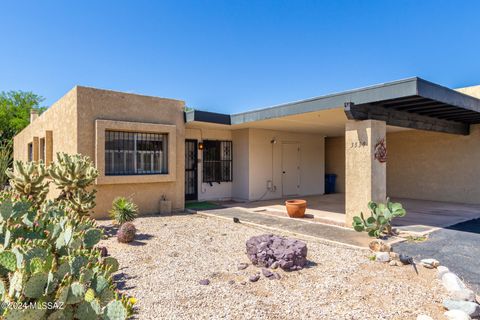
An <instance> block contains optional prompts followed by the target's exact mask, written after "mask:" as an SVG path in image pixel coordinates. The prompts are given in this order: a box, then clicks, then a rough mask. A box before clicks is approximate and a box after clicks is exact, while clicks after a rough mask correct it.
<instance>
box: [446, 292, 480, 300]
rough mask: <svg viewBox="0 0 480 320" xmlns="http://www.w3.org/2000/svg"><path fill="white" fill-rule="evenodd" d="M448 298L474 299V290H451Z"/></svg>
mask: <svg viewBox="0 0 480 320" xmlns="http://www.w3.org/2000/svg"><path fill="white" fill-rule="evenodd" d="M450 298H452V300H463V301H475V292H473V291H472V290H470V289H463V290H457V291H452V292H451V293H450Z"/></svg>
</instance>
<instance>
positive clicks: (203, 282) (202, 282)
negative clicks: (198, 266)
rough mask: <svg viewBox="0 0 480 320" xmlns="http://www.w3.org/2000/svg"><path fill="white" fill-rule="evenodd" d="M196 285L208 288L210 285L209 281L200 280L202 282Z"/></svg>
mask: <svg viewBox="0 0 480 320" xmlns="http://www.w3.org/2000/svg"><path fill="white" fill-rule="evenodd" d="M198 283H199V284H201V285H202V286H208V285H209V284H210V280H208V279H202V280H200V281H198Z"/></svg>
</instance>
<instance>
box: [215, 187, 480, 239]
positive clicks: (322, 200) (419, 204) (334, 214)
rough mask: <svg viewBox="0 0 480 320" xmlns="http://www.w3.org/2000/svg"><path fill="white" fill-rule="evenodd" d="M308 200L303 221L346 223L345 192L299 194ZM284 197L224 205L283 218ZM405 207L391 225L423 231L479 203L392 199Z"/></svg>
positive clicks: (478, 208)
mask: <svg viewBox="0 0 480 320" xmlns="http://www.w3.org/2000/svg"><path fill="white" fill-rule="evenodd" d="M300 198H302V199H305V200H307V203H308V208H307V211H306V218H305V220H309V221H311V222H319V223H326V224H333V225H337V226H345V194H342V193H335V194H327V195H314V196H303V197H300ZM285 200H286V199H276V200H262V201H254V202H235V201H227V202H221V203H220V204H221V205H222V206H224V207H230V208H237V209H243V210H245V211H249V212H251V213H256V214H260V215H273V216H279V217H281V216H283V217H286V216H287V214H286V208H285ZM392 200H393V201H396V202H400V203H402V204H403V206H404V207H405V209H406V210H407V215H406V216H405V217H402V218H397V219H395V220H394V225H395V226H397V227H398V228H399V229H400V230H402V231H407V232H410V233H418V234H425V233H430V232H432V231H434V230H436V229H438V228H445V227H448V226H451V225H454V224H457V223H460V222H463V221H468V220H472V219H476V218H479V217H480V205H473V204H463V203H453V202H441V201H428V200H416V199H406V198H394V199H392Z"/></svg>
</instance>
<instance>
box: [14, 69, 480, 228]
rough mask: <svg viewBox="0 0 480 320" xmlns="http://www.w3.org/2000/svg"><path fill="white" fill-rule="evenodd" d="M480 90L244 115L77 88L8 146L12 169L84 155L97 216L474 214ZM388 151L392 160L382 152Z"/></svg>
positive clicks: (421, 86)
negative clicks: (221, 209)
mask: <svg viewBox="0 0 480 320" xmlns="http://www.w3.org/2000/svg"><path fill="white" fill-rule="evenodd" d="M479 98H480V86H477V87H468V88H463V89H457V90H453V89H449V88H446V87H442V86H440V85H437V84H434V83H432V82H428V81H425V80H423V79H420V78H409V79H405V80H400V81H394V82H389V83H384V84H380V85H374V86H370V87H365V88H361V89H356V90H350V91H345V92H340V93H335V94H330V95H325V96H321V97H316V98H312V99H308V100H301V101H297V102H292V103H287V104H282V105H278V106H274V107H270V108H265V109H259V110H254V111H247V112H244V113H240V114H233V115H227V114H218V113H211V112H205V111H198V110H192V111H186V112H185V111H184V109H185V103H184V102H183V101H179V100H172V99H164V98H157V97H149V96H143V95H137V94H130V93H122V92H114V91H109V90H99V89H94V88H88V87H82V86H77V87H75V88H73V89H72V90H71V91H69V92H68V93H67V94H66V95H65V96H64V97H62V98H61V99H60V100H59V101H57V102H56V103H54V104H53V105H52V106H51V107H50V108H49V109H48V110H47V111H45V112H44V113H43V114H42V115H41V116H37V115H35V114H33V115H32V119H31V124H30V125H29V126H28V127H27V128H25V129H24V130H23V131H22V132H20V133H19V134H18V135H17V136H16V137H15V139H14V150H15V151H14V158H15V159H16V160H24V161H27V160H34V161H37V160H43V161H44V162H46V163H47V164H48V163H50V162H51V161H52V159H53V158H54V154H55V153H56V152H67V153H81V154H84V155H87V156H89V157H90V158H91V159H92V160H93V161H94V162H95V164H96V166H97V169H98V170H99V174H100V175H99V177H98V179H97V181H96V188H97V190H98V194H97V203H98V205H97V208H96V212H95V216H97V217H102V216H105V215H106V213H107V211H108V210H109V208H110V206H111V202H112V200H113V198H114V197H116V196H119V195H123V196H131V197H132V198H133V199H134V201H135V202H136V203H137V204H138V205H139V207H140V210H141V211H142V212H144V213H154V212H157V211H158V202H159V200H160V198H161V197H162V195H165V196H166V197H167V198H168V199H170V200H172V202H173V207H174V209H176V210H182V209H183V208H184V204H185V201H186V200H187V201H188V200H230V199H231V200H237V201H255V200H260V199H281V198H287V197H299V196H306V195H321V194H323V193H324V192H325V187H324V175H325V173H329V174H336V175H337V186H336V192H339V193H345V213H346V215H345V220H346V223H347V224H350V221H351V219H352V216H353V215H356V214H358V213H359V212H360V211H362V210H363V211H365V210H367V209H366V205H367V203H368V202H369V201H370V200H375V201H385V198H386V197H387V195H388V196H395V197H402V198H410V199H421V200H440V201H449V202H455V203H457V202H458V203H467V204H480V187H479V186H478V181H480V170H478V168H477V166H478V162H479V160H480V125H479V123H480V99H479ZM387 150H388V152H387Z"/></svg>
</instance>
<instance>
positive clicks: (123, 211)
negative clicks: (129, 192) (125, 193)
mask: <svg viewBox="0 0 480 320" xmlns="http://www.w3.org/2000/svg"><path fill="white" fill-rule="evenodd" d="M137 214H138V207H137V205H136V204H135V203H133V201H131V200H129V199H127V198H125V197H117V198H115V199H114V200H113V203H112V209H111V210H110V217H111V218H112V219H113V220H115V221H116V222H117V223H118V224H119V225H122V224H124V223H125V222H129V221H133V220H134V219H135V218H136V217H137Z"/></svg>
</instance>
